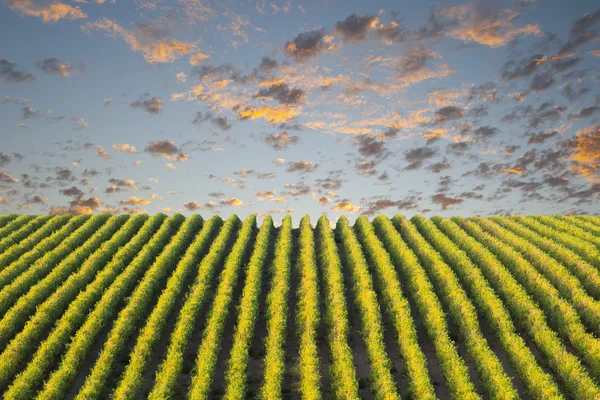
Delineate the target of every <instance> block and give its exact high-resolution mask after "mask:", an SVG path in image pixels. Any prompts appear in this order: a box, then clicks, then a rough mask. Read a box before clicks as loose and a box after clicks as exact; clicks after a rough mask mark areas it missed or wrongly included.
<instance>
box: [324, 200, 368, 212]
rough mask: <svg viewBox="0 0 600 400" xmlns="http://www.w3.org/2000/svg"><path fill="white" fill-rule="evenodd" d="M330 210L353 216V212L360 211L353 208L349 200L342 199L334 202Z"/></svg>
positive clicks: (357, 207)
mask: <svg viewBox="0 0 600 400" xmlns="http://www.w3.org/2000/svg"><path fill="white" fill-rule="evenodd" d="M331 209H332V210H333V211H342V212H349V213H350V214H354V213H355V212H357V211H360V209H361V207H359V206H355V205H353V204H352V203H351V202H350V200H347V199H344V200H340V201H336V203H335V205H334V206H333V207H332V208H331Z"/></svg>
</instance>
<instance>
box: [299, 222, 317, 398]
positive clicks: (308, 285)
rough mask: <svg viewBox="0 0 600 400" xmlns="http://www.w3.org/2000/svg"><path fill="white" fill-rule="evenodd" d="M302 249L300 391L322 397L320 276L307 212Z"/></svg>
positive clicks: (300, 255)
mask: <svg viewBox="0 0 600 400" xmlns="http://www.w3.org/2000/svg"><path fill="white" fill-rule="evenodd" d="M298 245H299V249H298V262H297V264H296V265H297V267H298V273H299V276H300V282H299V284H298V289H297V293H296V294H297V296H298V304H297V310H296V325H297V329H298V332H296V334H297V335H298V336H299V337H300V354H299V357H298V372H299V374H300V385H299V390H300V393H301V395H302V398H303V399H307V400H317V399H320V398H321V374H320V372H319V353H318V352H319V350H318V347H317V329H318V328H319V321H320V311H319V276H318V274H317V260H316V256H315V236H314V233H313V229H312V226H311V224H310V218H309V217H308V215H305V216H304V217H303V218H302V220H301V221H300V238H299V243H298Z"/></svg>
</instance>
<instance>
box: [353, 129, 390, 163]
mask: <svg viewBox="0 0 600 400" xmlns="http://www.w3.org/2000/svg"><path fill="white" fill-rule="evenodd" d="M355 143H358V153H359V154H360V155H361V156H363V157H373V158H376V159H384V158H385V157H387V156H388V155H389V154H390V153H389V151H388V150H387V148H386V147H385V143H384V142H383V141H380V140H377V139H376V138H375V137H373V136H370V135H360V136H359V137H357V138H356V139H355Z"/></svg>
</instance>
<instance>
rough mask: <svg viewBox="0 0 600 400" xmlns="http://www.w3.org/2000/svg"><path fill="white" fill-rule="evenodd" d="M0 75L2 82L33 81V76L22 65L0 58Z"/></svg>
mask: <svg viewBox="0 0 600 400" xmlns="http://www.w3.org/2000/svg"><path fill="white" fill-rule="evenodd" d="M0 77H2V79H3V80H4V83H23V82H33V81H35V76H33V75H31V74H30V73H29V72H28V71H27V70H26V69H25V68H24V67H22V66H20V65H19V64H15V63H12V62H10V61H7V60H0Z"/></svg>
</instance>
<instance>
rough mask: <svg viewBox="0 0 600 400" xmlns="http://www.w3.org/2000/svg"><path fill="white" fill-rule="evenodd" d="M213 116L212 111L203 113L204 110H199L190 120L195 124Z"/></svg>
mask: <svg viewBox="0 0 600 400" xmlns="http://www.w3.org/2000/svg"><path fill="white" fill-rule="evenodd" d="M211 118H212V113H210V112H208V113H205V114H202V112H200V111H197V112H196V113H194V119H193V120H191V121H190V122H191V123H192V124H194V125H200V124H202V123H203V122H206V121H208V120H209V119H211Z"/></svg>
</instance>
